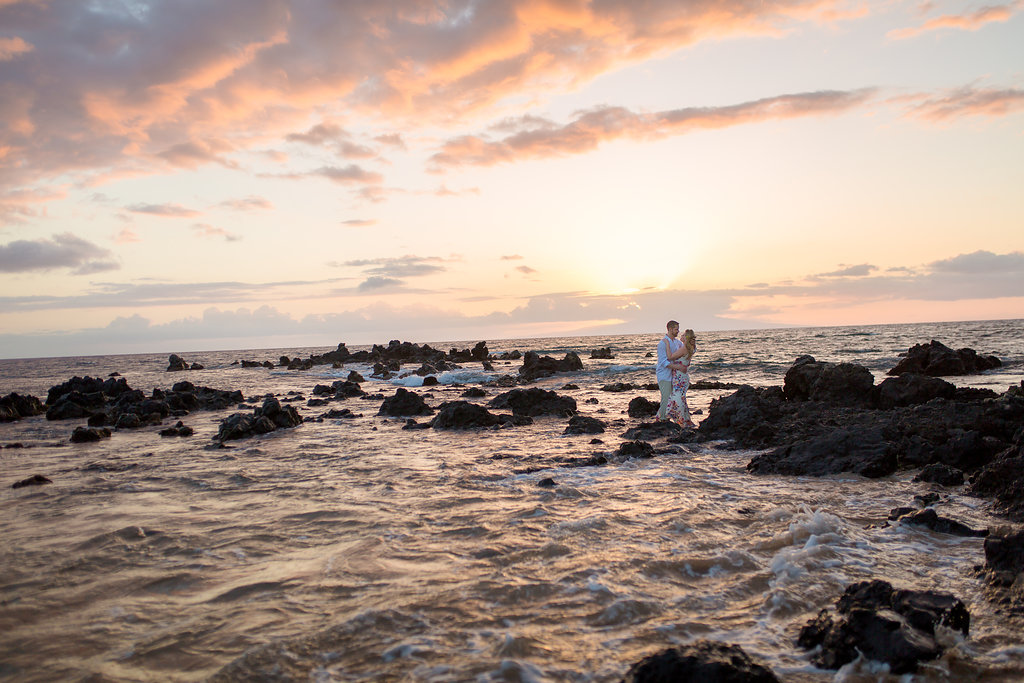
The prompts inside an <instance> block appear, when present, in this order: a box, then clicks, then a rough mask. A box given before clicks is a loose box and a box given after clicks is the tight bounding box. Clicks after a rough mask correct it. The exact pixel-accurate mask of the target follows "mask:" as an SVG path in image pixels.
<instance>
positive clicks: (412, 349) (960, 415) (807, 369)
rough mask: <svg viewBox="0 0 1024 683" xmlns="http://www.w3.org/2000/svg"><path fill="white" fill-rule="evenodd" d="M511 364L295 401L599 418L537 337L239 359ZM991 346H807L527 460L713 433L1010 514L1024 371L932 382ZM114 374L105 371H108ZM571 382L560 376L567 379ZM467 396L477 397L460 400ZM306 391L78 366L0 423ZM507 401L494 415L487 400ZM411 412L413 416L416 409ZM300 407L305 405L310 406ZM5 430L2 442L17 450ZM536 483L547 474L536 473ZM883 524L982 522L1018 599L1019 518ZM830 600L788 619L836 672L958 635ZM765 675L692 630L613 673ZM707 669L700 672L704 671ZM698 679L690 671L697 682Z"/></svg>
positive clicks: (994, 560) (923, 517)
mask: <svg viewBox="0 0 1024 683" xmlns="http://www.w3.org/2000/svg"><path fill="white" fill-rule="evenodd" d="M590 357H591V358H613V357H614V355H613V354H612V351H611V350H610V349H597V350H594V351H592V352H591V355H590ZM520 359H521V360H522V366H521V367H520V368H519V369H518V372H517V373H516V374H514V375H512V374H510V375H505V376H502V377H500V378H499V379H497V380H496V381H494V382H493V383H491V384H490V388H504V389H508V390H507V391H504V392H502V393H499V394H498V395H496V396H495V397H493V398H491V399H490V400H488V401H486V403H483V402H482V401H480V399H484V398H486V397H487V396H488V393H487V392H485V391H483V390H482V389H481V388H478V387H471V388H469V389H468V390H467V391H466V392H465V393H464V394H463V398H465V399H470V400H458V401H448V402H445V403H442V404H440V405H436V406H435V405H431V404H429V403H428V402H427V401H426V400H425V398H424V397H423V396H421V395H419V394H417V393H416V392H413V391H409V390H407V389H404V388H398V389H397V390H396V391H395V393H394V395H392V396H384V395H381V394H373V395H371V394H368V393H367V392H365V391H364V390H363V388H362V386H361V384H362V383H363V382H364V381H365V380H364V379H363V378H362V377H361V376H360V375H359V374H358V373H355V372H352V373H350V374H349V376H348V378H347V379H345V380H341V381H337V382H334V383H333V384H331V385H317V386H316V387H314V388H313V389H312V394H313V398H311V399H309V400H308V403H307V405H308V406H327V405H328V404H329V403H331V402H337V401H345V400H348V399H356V398H358V399H361V400H372V401H379V402H380V404H379V409H378V411H377V414H378V415H381V416H387V417H397V418H403V419H405V420H406V425H405V428H407V429H431V428H432V429H436V430H464V429H507V428H517V427H522V426H524V425H528V424H531V423H532V422H533V418H535V417H540V416H554V417H557V418H560V419H567V426H566V429H565V433H566V434H594V435H597V434H602V433H604V432H605V431H606V430H607V429H608V428H609V424H608V423H607V422H606V421H604V420H601V419H598V418H596V417H592V416H586V415H581V414H580V411H579V408H578V406H577V402H576V400H575V399H573V398H571V397H569V396H564V395H560V394H558V393H557V392H555V391H549V390H544V389H539V388H536V387H527V388H524V387H523V385H528V384H530V383H532V382H535V381H536V380H537V379H539V378H542V377H550V376H553V375H556V374H558V373H562V372H573V371H577V370H580V369H582V368H583V364H582V361H581V360H580V357H579V355H578V354H576V353H574V352H570V353H567V354H566V355H565V356H564V358H561V359H556V358H551V357H547V356H541V355H540V354H538V353H536V352H534V351H527V352H526V353H525V354H519V352H518V351H517V352H514V353H509V354H502V355H501V356H497V357H496V356H493V355H492V354H490V353H489V351H488V349H487V347H486V344H485V343H484V342H480V343H479V344H477V345H476V346H475V347H474V348H472V349H465V350H458V349H451V350H450V351H449V352H447V353H446V352H443V351H439V350H436V349H433V348H431V347H429V346H427V345H422V346H417V345H415V344H411V343H408V342H398V341H392V342H390V344H388V345H387V346H382V345H375V346H373V348H372V349H371V350H370V351H361V352H356V353H353V352H350V351H349V350H348V349H347V348H346V346H345V344H339V345H338V348H337V349H336V350H335V351H332V352H329V353H326V354H323V355H318V356H312V357H310V358H308V359H289V358H287V357H282V358H281V359H279V361H278V363H277V364H274V363H271V362H270V361H264V362H258V361H243V362H242V364H243V365H247V366H254V367H255V366H261V367H263V366H267V367H288V368H292V369H308V368H311V367H313V366H315V365H321V364H331V365H332V366H334V367H342V366H343V365H344V364H346V363H360V364H366V365H370V366H371V367H372V368H373V375H372V376H373V377H375V378H380V379H387V378H390V377H392V376H394V373H397V372H399V371H400V370H401V369H402V366H403V365H406V366H408V365H410V364H414V365H417V366H418V367H417V369H416V370H415V371H414V372H415V374H418V375H421V376H423V377H424V378H425V381H424V385H425V386H430V384H431V382H429V381H428V380H431V379H433V380H434V382H433V383H435V384H436V379H435V378H433V377H432V376H433V375H436V374H437V373H439V372H443V371H446V370H450V369H454V368H458V367H460V365H459V364H460V363H480V364H482V366H483V367H484V368H486V369H488V370H492V369H493V365H492V363H493V362H494V361H498V360H500V361H518V360H520ZM999 363H1000V361H999V360H998V359H997V358H995V357H993V356H985V355H979V354H978V353H976V352H975V351H974V350H971V349H960V350H957V351H954V350H952V349H949V348H947V347H945V346H943V345H942V344H940V343H938V342H935V341H932V342H931V343H930V344H919V345H917V346H914V347H913V348H911V349H910V350H909V351H908V353H907V354H906V357H905V358H903V359H902V360H901V361H900V362H899V363H898V364H897V365H896V366H895V367H894V368H893V369H892V370H891V371H890V372H889V375H890V376H889V377H887V378H886V379H885V380H883V381H882V382H880V383H878V384H877V385H876V384H875V382H874V377H873V375H872V374H871V372H870V371H868V370H867V369H866V368H864V367H862V366H859V365H856V364H851V363H827V362H820V361H817V360H815V359H814V358H813V357H812V356H803V357H800V358H798V359H796V361H795V362H794V363H793V365H792V367H790V368H789V370H788V371H787V372H786V375H785V379H784V383H783V385H782V386H781V387H777V386H776V387H752V386H738V387H737V386H735V385H719V384H716V383H709V384H707V385H706V386H701V385H700V384H695V385H694V387H693V390H708V389H718V390H721V389H735V391H733V392H732V393H731V394H729V395H725V396H722V397H720V398H718V399H715V400H714V401H712V403H711V407H710V410H709V412H708V415H707V417H706V418H705V419H704V420H703V421H702V422H701V423H700V426H699V428H698V429H697V430H683V429H682V428H680V427H677V426H676V425H674V424H669V423H664V422H661V423H658V422H641V423H639V424H635V423H634V424H633V426H631V427H630V428H629V429H627V430H626V431H625V432H623V433H622V434H621V436H622V438H623V439H625V441H623V442H621V443H620V444H619V445H618V446H617V447H615V448H614V450H609V449H608V447H605V446H604V445H603V442H602V441H600V440H599V439H595V440H594V441H593V442H592V443H593V444H594V445H595V446H596V447H598V449H595V453H594V455H593V456H592V457H590V458H576V459H572V458H565V459H562V460H560V461H559V462H554V463H547V464H541V465H540V466H538V467H534V468H531V469H530V470H527V471H537V470H543V469H548V468H550V467H565V466H599V465H603V464H607V463H609V462H613V461H614V460H615V459H616V458H620V459H624V458H635V457H654V456H656V455H658V454H659V453H661V452H667V451H672V449H678V448H679V444H685V443H699V442H715V443H716V447H720V448H735V449H745V450H756V451H760V452H759V453H758V454H757V455H756V456H755V457H754V458H753V459H752V460H751V461H750V463H749V464H748V465H747V470H748V471H749V472H750V473H751V474H752V475H767V474H771V475H800V476H823V475H830V474H838V473H844V472H849V473H855V474H859V475H863V476H865V477H885V476H888V475H892V474H894V473H898V472H901V471H906V470H916V469H920V473H919V474H918V478H919V479H920V480H921V481H924V482H929V483H932V484H933V485H935V486H947V487H962V488H963V490H964V491H965V492H967V493H970V494H973V495H977V496H980V497H984V498H987V499H990V500H992V501H993V503H994V506H995V509H996V510H997V511H998V512H1000V513H1002V514H1003V515H1005V516H1006V518H1007V520H1008V521H1009V522H1013V523H1021V522H1024V382H1022V384H1021V386H1020V387H1010V388H1009V389H1008V390H1007V391H1006V392H1005V393H1002V394H998V393H996V392H994V391H989V390H976V389H963V388H957V387H955V386H954V385H953V384H951V383H949V382H947V381H946V380H943V379H941V376H948V375H951V374H972V373H978V372H983V371H985V370H986V369H990V368H993V367H998V366H999ZM167 369H168V371H170V372H179V371H186V370H200V369H202V366H201V365H199V364H197V363H192V364H191V365H190V364H188V363H186V362H185V361H183V360H182V359H181V358H180V357H179V356H176V355H175V356H172V357H171V359H170V365H169V367H168V368H167ZM115 374H116V373H115ZM570 387H571V385H568V386H567V387H566V388H564V389H563V390H569V388H570ZM603 389H604V390H605V391H612V392H625V391H633V390H636V389H643V390H646V391H656V390H657V387H656V385H653V384H652V385H648V386H644V387H635V386H632V385H609V386H606V387H604V388H603ZM474 399H475V400H476V402H474ZM295 400H305V398H304V397H303V396H301V395H298V396H293V397H288V398H285V399H284V400H280V399H279V398H278V397H275V396H272V395H266V396H261V397H250V398H248V399H247V398H245V397H243V396H242V394H241V392H240V391H231V390H226V391H225V390H217V389H210V388H207V387H201V386H200V387H197V386H195V385H194V384H192V383H191V382H178V383H176V384H174V385H173V387H172V388H171V390H169V391H167V390H160V389H154V390H153V391H152V392H151V393H150V394H149V395H146V394H144V393H143V392H142V391H140V390H137V389H133V388H131V387H129V386H128V384H127V383H126V382H125V380H124V379H123V378H115V377H113V376H112V377H110V378H107V379H105V380H101V379H96V378H90V377H85V378H79V377H74V378H72V379H70V380H68V381H67V382H64V383H62V384H59V385H56V386H54V387H52V388H51V389H50V391H49V393H48V395H47V397H46V400H45V402H44V401H40V400H39V399H38V398H36V397H33V396H21V395H18V394H10V395H8V396H5V397H3V398H2V399H0V421H9V420H17V419H21V418H24V417H29V416H32V415H40V414H44V413H45V415H46V418H47V419H48V420H84V421H86V422H87V424H86V425H79V426H77V427H76V428H75V429H74V431H73V432H72V434H71V437H70V439H71V441H73V442H83V441H95V440H99V439H103V438H109V437H110V436H111V435H112V431H111V428H113V430H115V431H116V430H118V429H132V428H139V427H143V426H152V425H160V424H162V421H163V420H165V419H168V418H178V421H177V423H176V424H175V425H174V426H173V427H170V428H166V429H164V430H161V431H160V435H161V436H182V437H187V436H190V435H191V434H192V431H191V429H190V428H189V427H188V426H187V425H185V424H184V423H183V422H182V420H181V419H180V418H184V417H186V416H188V415H189V414H190V413H191V412H193V411H196V410H221V409H225V408H228V407H235V406H237V407H239V408H241V409H244V410H246V411H248V412H241V413H235V414H233V415H230V416H228V417H226V418H224V419H223V420H222V421H221V425H220V430H219V432H218V434H217V435H216V437H215V441H216V442H217V445H218V447H223V446H224V444H225V442H228V441H232V440H235V439H242V438H248V437H252V436H254V435H258V434H266V433H268V432H271V431H275V430H278V429H287V428H292V427H296V426H298V425H300V424H302V423H303V421H304V419H303V417H302V416H300V415H299V413H298V411H296V409H295V408H294V407H292V406H290V405H282V403H287V402H288V401H295ZM490 409H493V410H495V411H507V412H504V413H500V412H499V413H496V412H492V411H491V410H490ZM656 409H657V403H656V402H654V401H651V400H650V399H648V398H646V397H643V396H637V397H635V398H634V399H633V400H632V401H631V402H630V404H629V408H628V415H629V417H631V418H633V419H634V420H636V419H640V420H643V419H645V418H648V417H650V416H652V415H653V414H654V411H655V410H656ZM350 417H356V414H355V413H353V412H352V411H351V410H349V409H347V408H346V409H341V410H339V409H331V410H329V411H327V412H325V413H324V414H323V415H321V416H320V417H319V418H314V419H315V420H317V421H320V420H323V419H331V418H350ZM417 418H419V419H423V420H424V421H423V422H418V421H417ZM310 420H311V418H308V417H307V418H306V421H310ZM13 446H16V444H9V445H7V447H13ZM47 483H50V480H49V479H48V478H47V477H45V476H43V475H35V476H34V477H32V478H30V479H26V480H23V481H20V482H16V483H14V485H13V486H14V487H15V488H17V487H22V486H37V485H45V484H47ZM541 485H548V486H551V485H554V482H553V481H552V480H551V479H550V478H548V479H545V480H543V481H542V482H541ZM890 521H892V522H898V523H905V524H915V525H923V526H927V527H928V528H930V529H933V530H934V531H936V532H940V533H953V534H959V535H963V536H972V535H973V536H987V538H986V540H985V555H986V558H985V560H986V561H985V564H984V565H979V567H978V572H979V576H981V577H983V579H984V580H985V581H986V582H987V585H988V586H989V588H990V592H989V596H990V599H991V600H993V601H994V602H996V603H998V604H1000V605H1002V606H1003V609H1004V610H1005V611H1006V612H1007V613H1024V589H1022V588H1021V587H1022V586H1024V531H1022V530H1021V528H1020V527H1015V526H1011V525H1008V526H1007V527H1005V528H999V529H987V530H975V529H969V528H967V527H966V526H964V525H962V524H960V523H959V522H957V521H956V520H950V519H946V518H945V517H943V516H942V515H940V514H939V511H937V510H935V509H934V508H933V507H930V506H929V503H928V502H927V501H926V502H925V504H924V505H920V504H919V505H914V506H908V507H907V508H898V509H897V510H894V511H893V512H892V513H891V514H890ZM836 605H837V607H836V611H835V612H831V611H829V610H823V611H822V612H821V613H820V614H819V615H818V616H817V617H816V618H815V619H814V620H812V621H811V622H809V623H808V624H807V625H806V626H805V627H804V629H803V630H802V631H801V633H800V637H799V647H803V648H806V649H809V650H812V651H813V652H814V654H813V658H814V661H815V663H816V664H817V665H818V666H820V667H823V668H829V669H835V668H838V667H840V666H842V665H843V664H845V663H846V662H849V661H851V660H852V659H854V658H855V657H856V653H857V652H861V653H864V654H865V655H866V656H868V657H869V658H871V659H877V660H879V661H883V662H887V663H889V665H890V666H891V668H892V671H893V672H894V673H903V672H912V671H915V670H916V668H917V666H918V664H919V663H920V662H923V661H927V660H929V659H934V658H936V657H938V656H940V655H941V653H942V651H943V647H942V645H940V644H939V642H940V639H938V638H936V635H935V632H936V627H937V626H939V625H942V626H943V627H946V628H951V629H954V630H957V631H959V632H961V633H963V634H965V635H966V634H967V633H968V630H969V624H970V615H969V614H968V612H967V609H966V607H965V606H964V604H963V603H962V602H961V601H960V600H958V599H957V598H956V597H954V596H951V595H945V594H941V593H934V592H921V591H915V590H913V589H912V588H910V587H893V586H891V585H889V584H888V583H885V582H884V581H880V580H879V581H873V582H866V583H864V584H855V585H852V586H849V587H848V588H847V591H846V593H845V594H844V595H843V596H840V597H838V598H837V603H836ZM692 676H697V677H698V678H701V679H706V680H712V679H714V680H744V681H771V680H778V679H777V678H776V677H775V675H774V674H773V673H772V672H771V671H770V670H768V669H767V668H765V667H763V666H761V665H760V664H758V663H757V662H755V661H753V660H751V659H750V658H749V657H748V656H747V655H746V653H744V652H743V651H742V650H741V649H739V648H738V647H735V646H727V645H722V644H717V643H709V642H705V641H700V642H697V643H695V644H692V645H690V646H687V647H683V648H671V649H669V650H665V651H663V652H661V653H658V654H656V655H652V656H651V657H648V658H646V659H644V660H643V661H641V662H637V663H636V664H635V665H634V666H633V667H632V668H631V669H630V670H629V672H628V673H627V675H626V678H625V680H627V681H662V680H684V679H686V680H689V678H687V677H692ZM708 677H710V678H708ZM694 680H696V679H694Z"/></svg>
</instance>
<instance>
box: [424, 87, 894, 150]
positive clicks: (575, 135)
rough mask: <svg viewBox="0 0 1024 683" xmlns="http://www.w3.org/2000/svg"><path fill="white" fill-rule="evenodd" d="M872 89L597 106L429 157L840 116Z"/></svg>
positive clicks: (471, 138)
mask: <svg viewBox="0 0 1024 683" xmlns="http://www.w3.org/2000/svg"><path fill="white" fill-rule="evenodd" d="M873 94H874V91H873V90H871V89H865V90H855V91H824V92H811V93H799V94H795V95H781V96H778V97H769V98H765V99H760V100H755V101H752V102H744V103H741V104H737V105H731V106H724V107H688V108H684V109H673V110H667V111H661V112H655V113H651V114H647V113H637V112H633V111H630V110H629V109H626V108H623V107H602V108H600V109H595V110H592V111H588V112H584V113H581V114H579V115H578V116H577V117H576V118H575V119H574V120H573V121H571V122H570V123H567V124H565V125H562V126H552V125H551V124H550V122H547V121H542V122H540V123H539V124H536V125H535V126H534V127H529V126H527V127H524V128H523V129H522V130H519V131H518V132H516V133H514V134H512V135H508V136H506V137H504V138H501V139H498V140H493V141H492V140H490V139H489V138H486V137H484V136H478V135H465V136H461V137H458V138H454V139H452V140H449V141H447V142H445V143H444V144H443V145H442V146H441V150H440V151H439V152H437V153H436V154H434V155H433V156H432V157H431V163H432V164H433V166H434V167H435V168H437V169H440V168H443V167H451V166H463V165H469V166H492V165H494V164H498V163H503V162H511V161H517V160H520V159H538V158H544V157H552V156H562V155H569V154H580V153H584V152H589V151H591V150H593V149H596V148H597V147H598V146H599V145H600V144H601V143H602V142H605V141H608V140H615V139H618V138H623V137H626V138H633V139H657V138H664V137H668V136H671V135H682V134H684V133H688V132H691V131H694V130H706V129H715V128H726V127H729V126H738V125H743V124H749V123H758V122H761V121H768V120H778V119H791V118H797V117H801V116H818V115H828V114H839V113H843V112H846V111H849V110H851V109H854V108H856V107H858V106H861V105H863V104H864V103H865V102H866V101H868V100H869V99H870V98H871V97H872V96H873Z"/></svg>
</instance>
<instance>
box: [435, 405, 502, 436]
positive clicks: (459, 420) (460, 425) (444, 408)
mask: <svg viewBox="0 0 1024 683" xmlns="http://www.w3.org/2000/svg"><path fill="white" fill-rule="evenodd" d="M501 422H502V419H501V417H499V416H498V415H495V414H493V413H491V412H490V411H488V410H487V409H486V408H484V407H483V406H481V405H477V404H475V403H470V402H468V401H450V402H448V403H442V404H441V407H440V408H438V410H437V415H436V416H434V420H433V422H432V425H431V426H433V428H434V429H480V428H484V427H493V426H495V425H497V424H500V423H501Z"/></svg>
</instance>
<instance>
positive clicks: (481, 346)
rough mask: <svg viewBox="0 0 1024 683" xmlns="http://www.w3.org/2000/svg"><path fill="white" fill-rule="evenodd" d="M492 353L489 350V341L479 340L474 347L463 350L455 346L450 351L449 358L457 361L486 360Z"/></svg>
mask: <svg viewBox="0 0 1024 683" xmlns="http://www.w3.org/2000/svg"><path fill="white" fill-rule="evenodd" d="M490 355H491V352H490V351H488V350H487V342H477V344H476V346H474V347H473V348H472V349H462V350H461V351H460V350H458V349H455V348H453V349H452V350H451V351H449V352H448V360H450V361H452V362H455V363H469V362H472V361H480V362H483V361H486V360H487V359H488V358H489V357H490Z"/></svg>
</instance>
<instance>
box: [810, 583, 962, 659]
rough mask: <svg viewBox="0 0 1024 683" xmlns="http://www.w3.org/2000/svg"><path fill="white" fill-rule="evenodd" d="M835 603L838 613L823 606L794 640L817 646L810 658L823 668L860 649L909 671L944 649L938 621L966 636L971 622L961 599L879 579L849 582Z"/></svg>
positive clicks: (872, 657)
mask: <svg viewBox="0 0 1024 683" xmlns="http://www.w3.org/2000/svg"><path fill="white" fill-rule="evenodd" d="M836 609H837V614H833V613H832V612H830V611H829V610H827V609H824V610H822V611H821V612H820V613H819V614H818V616H817V617H815V618H814V619H813V620H812V621H810V622H809V623H808V624H807V625H806V626H804V627H803V629H801V631H800V636H799V638H798V640H797V643H798V644H799V645H800V646H801V647H803V648H805V649H808V650H812V649H815V648H819V649H818V651H817V653H816V654H815V655H814V662H815V663H816V664H817V665H818V666H820V667H822V668H824V669H838V668H839V667H841V666H843V665H844V664H847V663H849V662H852V661H853V660H855V659H856V658H857V657H858V656H860V655H863V656H864V657H866V658H867V659H872V660H874V661H877V662H884V663H886V664H888V665H889V667H890V670H891V671H892V673H894V674H905V673H913V672H915V671H917V668H918V665H919V664H920V663H921V662H926V661H930V660H932V659H937V658H938V657H939V656H940V655H941V654H942V652H943V651H944V650H945V648H944V647H943V646H942V645H941V644H940V642H939V639H938V638H937V637H936V629H937V627H939V626H944V627H946V628H949V629H952V630H954V631H958V632H960V633H962V634H963V635H965V636H966V635H967V632H968V631H969V630H970V624H971V615H970V613H969V612H968V611H967V608H966V607H965V606H964V603H963V602H962V601H961V600H959V599H958V598H955V597H953V596H952V595H949V594H947V593H937V592H934V591H914V590H897V589H895V588H893V587H892V585H890V584H889V583H888V582H886V581H881V580H874V581H863V582H860V583H856V584H853V585H851V586H848V587H847V588H846V591H845V592H844V593H843V595H842V597H840V598H839V600H838V601H837V602H836Z"/></svg>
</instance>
